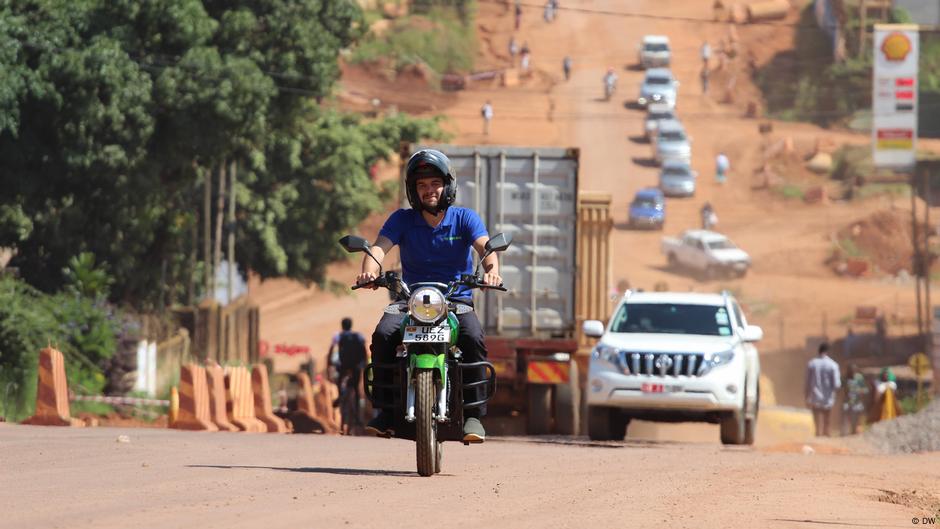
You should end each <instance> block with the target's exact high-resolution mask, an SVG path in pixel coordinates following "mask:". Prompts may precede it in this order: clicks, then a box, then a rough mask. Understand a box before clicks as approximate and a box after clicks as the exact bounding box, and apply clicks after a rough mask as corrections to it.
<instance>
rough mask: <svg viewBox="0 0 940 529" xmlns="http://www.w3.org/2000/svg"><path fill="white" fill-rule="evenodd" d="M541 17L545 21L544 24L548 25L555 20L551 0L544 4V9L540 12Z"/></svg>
mask: <svg viewBox="0 0 940 529" xmlns="http://www.w3.org/2000/svg"><path fill="white" fill-rule="evenodd" d="M542 17H543V18H544V19H545V22H548V23H549V24H550V23H551V22H552V21H553V20H555V8H554V7H553V6H552V2H551V0H549V1H548V2H545V9H544V10H543V11H542Z"/></svg>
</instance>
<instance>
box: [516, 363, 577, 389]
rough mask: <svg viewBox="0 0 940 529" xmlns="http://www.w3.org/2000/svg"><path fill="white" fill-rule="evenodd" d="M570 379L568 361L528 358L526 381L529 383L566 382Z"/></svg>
mask: <svg viewBox="0 0 940 529" xmlns="http://www.w3.org/2000/svg"><path fill="white" fill-rule="evenodd" d="M570 379H571V370H570V364H569V362H559V361H557V360H539V359H536V358H529V361H528V362H527V366H526V382H528V383H529V384H567V383H568V381H569V380H570Z"/></svg>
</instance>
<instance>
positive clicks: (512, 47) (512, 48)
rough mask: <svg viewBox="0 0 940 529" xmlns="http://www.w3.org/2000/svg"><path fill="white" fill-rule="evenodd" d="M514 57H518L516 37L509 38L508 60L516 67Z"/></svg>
mask: <svg viewBox="0 0 940 529" xmlns="http://www.w3.org/2000/svg"><path fill="white" fill-rule="evenodd" d="M516 55H519V45H518V44H516V37H509V58H510V60H512V65H513V66H515V65H516Z"/></svg>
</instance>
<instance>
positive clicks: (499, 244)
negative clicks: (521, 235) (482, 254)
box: [486, 233, 512, 252]
mask: <svg viewBox="0 0 940 529" xmlns="http://www.w3.org/2000/svg"><path fill="white" fill-rule="evenodd" d="M510 244H512V235H507V234H505V233H497V234H496V235H495V236H494V237H491V238H490V240H488V241H486V251H487V252H502V251H504V250H505V249H506V248H509V245H510Z"/></svg>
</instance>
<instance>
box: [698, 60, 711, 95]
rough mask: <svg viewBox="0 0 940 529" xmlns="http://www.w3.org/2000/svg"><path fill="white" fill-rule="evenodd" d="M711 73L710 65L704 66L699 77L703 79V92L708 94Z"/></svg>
mask: <svg viewBox="0 0 940 529" xmlns="http://www.w3.org/2000/svg"><path fill="white" fill-rule="evenodd" d="M709 75H711V72H709V71H708V66H703V67H702V73H701V74H699V77H700V78H701V79H702V94H703V95H705V94H708V76H709Z"/></svg>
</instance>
